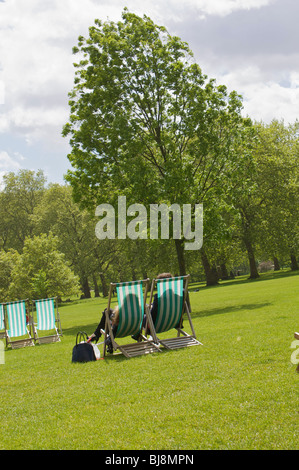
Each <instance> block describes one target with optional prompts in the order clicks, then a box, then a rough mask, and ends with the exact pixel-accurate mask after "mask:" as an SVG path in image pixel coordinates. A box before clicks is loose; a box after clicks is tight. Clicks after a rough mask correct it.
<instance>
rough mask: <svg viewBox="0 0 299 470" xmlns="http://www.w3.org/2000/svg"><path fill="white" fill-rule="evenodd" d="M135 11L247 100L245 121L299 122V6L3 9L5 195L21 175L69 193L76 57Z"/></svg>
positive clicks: (205, 2)
mask: <svg viewBox="0 0 299 470" xmlns="http://www.w3.org/2000/svg"><path fill="white" fill-rule="evenodd" d="M125 7H127V8H128V9H129V11H131V12H132V13H136V14H137V15H139V16H143V15H144V14H145V15H147V16H149V17H150V18H151V19H152V20H153V21H154V22H155V23H156V24H158V25H163V26H165V27H166V28H167V30H168V32H169V33H170V34H171V35H177V36H179V37H180V38H181V39H182V40H183V41H185V42H187V43H188V44H189V47H190V49H191V50H192V51H193V54H194V56H195V60H196V62H197V63H198V64H199V66H200V67H201V69H202V71H203V73H204V74H206V75H207V76H208V77H209V78H214V79H216V82H217V84H219V85H220V84H221V85H226V86H227V88H228V91H232V90H236V91H237V92H238V93H239V94H241V95H242V96H243V105H244V109H243V111H242V113H243V115H244V116H249V117H251V118H252V119H253V120H256V121H260V120H262V121H263V122H264V123H269V122H271V121H272V120H273V119H279V120H282V119H283V120H284V121H285V123H286V124H288V123H293V122H295V120H296V119H297V118H299V28H298V18H299V1H298V0H163V1H161V0H160V1H158V0H146V1H144V0H142V1H137V0H63V1H61V0H0V187H1V181H2V177H3V175H4V174H5V173H7V172H9V171H13V172H15V173H17V172H18V171H19V170H21V169H28V170H33V171H37V170H39V169H41V170H43V171H44V174H45V176H46V178H47V181H48V183H60V184H63V183H64V175H65V174H66V172H67V170H68V169H71V166H70V163H69V161H68V158H67V155H68V153H69V152H70V146H69V143H68V139H67V138H63V137H62V135H61V132H62V127H63V125H64V124H65V123H66V122H67V121H68V118H69V105H68V93H69V92H70V91H71V90H72V88H73V83H74V72H75V69H74V67H73V62H75V61H76V60H77V59H76V57H75V56H73V54H72V48H73V46H75V45H77V41H78V36H79V35H82V36H85V37H87V36H88V28H89V27H90V26H92V25H93V24H94V20H95V19H96V18H99V19H101V20H107V19H109V20H112V21H118V20H120V19H121V13H122V11H123V9H124V8H125Z"/></svg>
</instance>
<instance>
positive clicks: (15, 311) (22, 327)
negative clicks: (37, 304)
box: [5, 300, 34, 349]
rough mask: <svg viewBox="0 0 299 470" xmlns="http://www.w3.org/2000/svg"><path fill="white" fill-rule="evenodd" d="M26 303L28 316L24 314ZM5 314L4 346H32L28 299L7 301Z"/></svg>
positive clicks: (31, 324)
mask: <svg viewBox="0 0 299 470" xmlns="http://www.w3.org/2000/svg"><path fill="white" fill-rule="evenodd" d="M26 305H27V311H28V317H27V316H26ZM6 316H7V322H6V326H5V334H6V346H7V347H8V346H11V348H12V349H17V348H23V347H25V346H34V338H33V337H32V327H33V322H32V317H31V316H30V311H29V302H28V300H18V301H16V302H8V303H7V304H6ZM8 327H9V329H8ZM21 337H22V338H21ZM24 337H25V338H24ZM12 338H20V339H12Z"/></svg>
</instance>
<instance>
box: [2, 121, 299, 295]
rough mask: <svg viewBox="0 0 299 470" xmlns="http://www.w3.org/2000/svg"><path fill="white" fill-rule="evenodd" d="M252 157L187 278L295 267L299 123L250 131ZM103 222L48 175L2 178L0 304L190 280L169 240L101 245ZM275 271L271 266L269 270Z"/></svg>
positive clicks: (208, 220) (187, 260) (213, 215)
mask: <svg viewBox="0 0 299 470" xmlns="http://www.w3.org/2000/svg"><path fill="white" fill-rule="evenodd" d="M253 129H254V134H253V135H254V138H253V141H252V154H251V155H252V158H251V159H250V160H249V163H248V168H244V167H242V168H240V173H239V177H238V178H237V177H234V178H231V180H230V184H231V190H230V191H227V192H226V193H225V194H224V195H222V197H221V198H218V199H215V201H216V202H217V204H214V205H207V206H206V207H205V205H204V242H203V247H202V248H201V249H200V250H198V251H189V252H187V251H185V252H184V268H185V272H189V273H191V274H192V279H193V280H204V279H205V280H206V284H207V285H213V284H215V283H217V282H218V281H219V279H228V278H230V277H231V276H233V275H236V274H237V273H238V271H240V272H241V273H244V272H248V273H249V276H250V277H251V278H257V277H259V270H258V265H259V264H262V263H263V262H264V263H266V262H270V264H272V266H273V269H275V270H279V269H280V268H281V267H282V266H284V267H285V266H288V267H290V268H291V269H292V270H297V269H298V251H299V249H298V248H299V230H298V229H299V226H298V224H299V222H298V221H299V191H298V178H299V163H298V162H299V159H298V149H299V146H298V143H299V142H298V125H297V123H296V124H294V125H288V126H285V125H284V123H283V122H279V121H276V120H274V121H273V122H272V123H271V124H269V125H265V124H263V123H261V122H259V123H255V124H254V125H253ZM97 220H98V219H97V218H96V217H95V215H94V212H93V213H92V212H90V211H88V210H87V209H82V208H81V207H80V206H79V204H78V203H76V202H75V201H74V198H73V189H72V187H71V186H70V185H68V184H66V185H59V184H49V185H47V184H46V178H45V177H44V174H43V172H42V171H38V172H33V171H29V170H20V171H19V172H18V173H8V174H6V175H5V176H4V178H3V186H2V190H1V191H0V301H6V300H12V299H15V298H21V297H26V298H27V297H31V298H39V297H46V296H52V295H59V296H60V297H64V298H66V297H68V296H72V295H77V296H80V295H82V296H84V297H85V298H88V297H90V296H91V290H93V291H94V294H95V295H96V296H99V295H104V296H106V295H107V293H108V285H109V282H112V281H113V282H114V281H124V280H131V279H138V278H146V277H154V276H155V275H157V274H158V273H159V272H161V271H170V272H173V273H174V274H184V272H182V271H181V270H180V268H181V266H180V263H179V261H178V253H177V250H176V248H175V244H173V243H172V240H151V239H146V240H141V239H140V240H139V239H137V240H130V239H126V240H117V239H115V240H110V239H105V240H99V239H98V238H97V237H96V236H95V226H96V223H97ZM268 264H269V263H268Z"/></svg>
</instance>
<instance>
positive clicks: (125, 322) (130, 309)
mask: <svg viewBox="0 0 299 470" xmlns="http://www.w3.org/2000/svg"><path fill="white" fill-rule="evenodd" d="M116 293H117V301H118V306H119V324H118V328H117V334H116V336H117V337H118V338H123V337H125V336H129V335H135V334H137V333H139V332H140V330H141V326H142V321H143V315H144V301H143V290H142V283H140V282H131V283H124V284H116Z"/></svg>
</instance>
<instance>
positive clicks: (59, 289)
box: [9, 234, 80, 299]
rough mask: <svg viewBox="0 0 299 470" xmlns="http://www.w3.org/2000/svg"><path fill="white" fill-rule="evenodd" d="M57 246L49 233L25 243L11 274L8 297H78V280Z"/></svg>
mask: <svg viewBox="0 0 299 470" xmlns="http://www.w3.org/2000/svg"><path fill="white" fill-rule="evenodd" d="M57 246H58V238H57V237H54V236H53V235H52V234H49V235H48V236H47V235H45V234H43V235H40V236H35V237H33V238H27V239H26V240H25V243H24V249H23V253H22V254H21V255H19V257H18V259H17V262H16V263H15V265H14V267H13V269H12V272H11V283H10V286H9V294H10V297H11V298H12V299H13V298H30V299H38V298H44V297H54V296H63V295H72V294H79V292H80V290H79V284H78V278H77V276H75V275H74V273H73V272H72V271H71V269H70V268H69V266H68V265H67V262H66V260H65V255H64V254H63V253H61V252H59V251H58V250H57Z"/></svg>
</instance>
